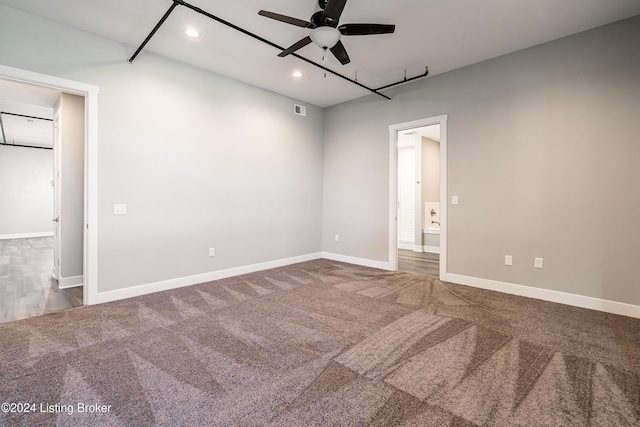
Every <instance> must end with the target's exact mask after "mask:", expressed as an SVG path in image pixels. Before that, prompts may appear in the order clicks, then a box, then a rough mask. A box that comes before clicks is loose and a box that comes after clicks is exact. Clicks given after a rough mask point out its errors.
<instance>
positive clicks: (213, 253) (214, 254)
mask: <svg viewBox="0 0 640 427" xmlns="http://www.w3.org/2000/svg"><path fill="white" fill-rule="evenodd" d="M209 256H216V248H209Z"/></svg>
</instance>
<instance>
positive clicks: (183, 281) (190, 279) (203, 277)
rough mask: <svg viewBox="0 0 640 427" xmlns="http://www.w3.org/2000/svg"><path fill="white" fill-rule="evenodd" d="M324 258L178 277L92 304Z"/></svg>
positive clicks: (304, 257) (305, 257) (114, 293)
mask: <svg viewBox="0 0 640 427" xmlns="http://www.w3.org/2000/svg"><path fill="white" fill-rule="evenodd" d="M320 258H322V254H321V253H313V254H308V255H301V256H296V257H292V258H285V259H279V260H275V261H267V262H262V263H259V264H252V265H246V266H242V267H235V268H229V269H227V270H219V271H212V272H209V273H203V274H196V275H193V276H186V277H178V278H176V279H170V280H164V281H161V282H155V283H148V284H144V285H138V286H132V287H130V288H124V289H116V290H114V291H105V292H98V293H97V294H96V297H95V300H94V301H92V302H91V304H101V303H105V302H110V301H117V300H122V299H126V298H133V297H137V296H140V295H146V294H151V293H154V292H160V291H166V290H169V289H176V288H182V287H184V286H191V285H197V284H198V283H204V282H210V281H212V280H220V279H226V278H227V277H233V276H239V275H241V274H248V273H254V272H256V271H262V270H269V269H271V268H277V267H285V266H287V265H291V264H297V263H299V262H305V261H312V260H315V259H320Z"/></svg>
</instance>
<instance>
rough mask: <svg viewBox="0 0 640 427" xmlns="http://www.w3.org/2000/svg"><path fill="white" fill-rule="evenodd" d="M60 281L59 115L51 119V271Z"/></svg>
mask: <svg viewBox="0 0 640 427" xmlns="http://www.w3.org/2000/svg"><path fill="white" fill-rule="evenodd" d="M51 275H52V276H53V278H54V279H56V280H59V279H60V115H59V114H58V113H56V115H55V117H54V118H53V270H52V272H51Z"/></svg>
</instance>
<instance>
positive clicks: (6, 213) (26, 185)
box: [0, 146, 53, 237]
mask: <svg viewBox="0 0 640 427" xmlns="http://www.w3.org/2000/svg"><path fill="white" fill-rule="evenodd" d="M52 179H53V151H52V150H42V149H36V148H22V147H8V146H0V206H1V207H0V237H2V236H6V235H15V234H30V233H43V234H44V233H51V232H52V230H53V229H52V226H51V218H52V215H53V190H52V187H51V180H52Z"/></svg>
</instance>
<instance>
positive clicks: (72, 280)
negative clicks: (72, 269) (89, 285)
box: [58, 276, 84, 289]
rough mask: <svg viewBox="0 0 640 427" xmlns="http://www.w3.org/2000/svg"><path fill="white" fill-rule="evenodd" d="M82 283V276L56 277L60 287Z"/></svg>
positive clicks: (73, 286)
mask: <svg viewBox="0 0 640 427" xmlns="http://www.w3.org/2000/svg"><path fill="white" fill-rule="evenodd" d="M83 284H84V276H73V277H61V278H60V279H58V287H59V288H60V289H69V288H75V287H76V286H82V285H83Z"/></svg>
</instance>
